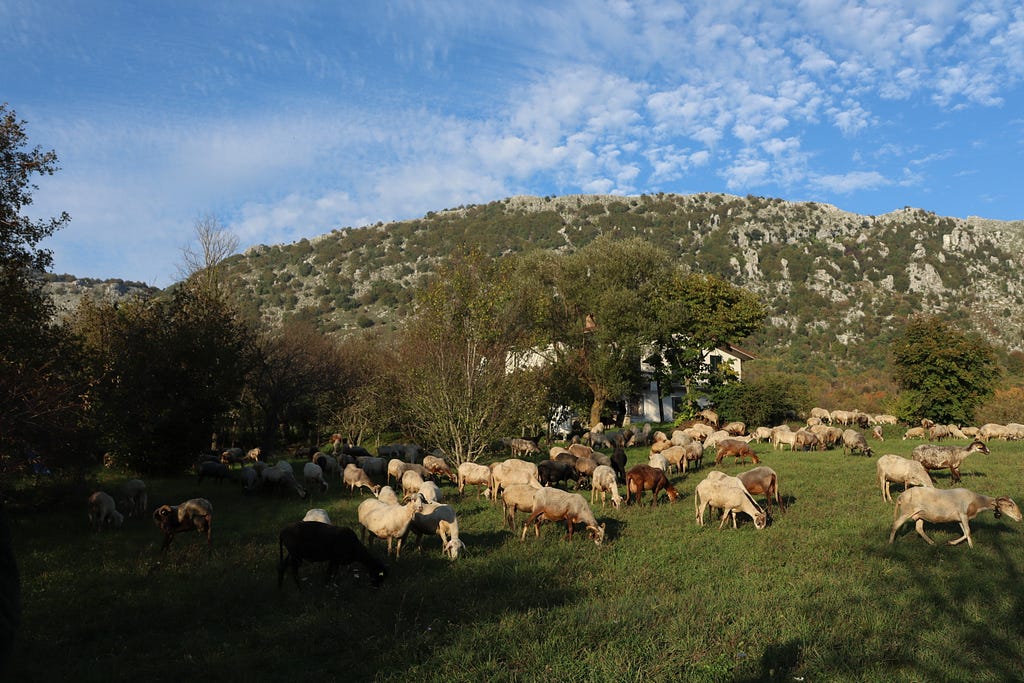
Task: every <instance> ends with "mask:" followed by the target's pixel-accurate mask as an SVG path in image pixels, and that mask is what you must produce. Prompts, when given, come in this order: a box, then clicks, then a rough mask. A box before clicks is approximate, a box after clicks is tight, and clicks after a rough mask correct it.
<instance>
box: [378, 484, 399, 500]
mask: <svg viewBox="0 0 1024 683" xmlns="http://www.w3.org/2000/svg"><path fill="white" fill-rule="evenodd" d="M376 498H377V500H379V501H380V502H382V503H387V504H388V505H400V503H399V501H398V494H397V493H395V490H394V489H393V488H391V487H390V486H381V487H380V490H379V491H377V494H376Z"/></svg>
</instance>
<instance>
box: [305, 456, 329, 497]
mask: <svg viewBox="0 0 1024 683" xmlns="http://www.w3.org/2000/svg"><path fill="white" fill-rule="evenodd" d="M302 479H303V481H304V482H305V484H306V488H307V489H311V488H312V487H313V486H314V485H315V484H319V486H320V491H321V493H327V482H326V481H325V480H324V470H323V468H322V467H320V465H317V464H316V463H315V462H307V463H306V464H305V465H303V466H302Z"/></svg>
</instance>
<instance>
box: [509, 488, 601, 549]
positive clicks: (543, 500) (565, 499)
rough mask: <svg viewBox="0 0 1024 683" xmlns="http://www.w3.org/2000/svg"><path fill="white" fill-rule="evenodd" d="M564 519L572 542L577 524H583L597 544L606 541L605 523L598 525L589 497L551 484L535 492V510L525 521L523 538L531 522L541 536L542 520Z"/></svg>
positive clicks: (555, 520) (524, 538)
mask: <svg viewBox="0 0 1024 683" xmlns="http://www.w3.org/2000/svg"><path fill="white" fill-rule="evenodd" d="M563 519H564V520H565V523H566V526H567V527H568V528H569V535H568V540H569V541H570V542H571V541H572V534H573V527H574V526H575V525H576V524H583V525H584V526H585V527H586V528H587V531H589V532H590V537H591V538H592V539H593V540H594V543H596V544H597V545H601V543H603V542H604V532H605V525H604V524H601V525H600V526H598V524H597V520H596V519H595V518H594V512H593V511H592V510H591V509H590V506H589V505H587V499H586V498H584V497H583V496H581V495H580V494H578V493H569V492H568V491H563V490H561V489H556V488H551V487H550V486H545V487H544V488H541V489H538V490H537V492H536V493H534V495H533V512H532V513H530V518H529V519H527V520H526V522H524V523H523V535H522V540H524V541H525V540H526V531H527V529H529V528H530V525H531V524H533V530H534V535H535V536H537V537H540V524H541V522H542V521H549V522H558V521H561V520H563Z"/></svg>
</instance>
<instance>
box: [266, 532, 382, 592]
mask: <svg viewBox="0 0 1024 683" xmlns="http://www.w3.org/2000/svg"><path fill="white" fill-rule="evenodd" d="M285 549H287V551H288V554H287V555H285ZM278 553H279V560H278V565H277V587H278V589H280V588H281V585H282V583H283V582H284V573H285V571H286V570H287V568H288V567H289V566H290V567H291V570H292V578H293V579H295V585H296V586H298V587H299V588H301V586H300V584H299V566H300V565H301V564H302V563H303V562H304V561H305V562H327V563H328V565H327V575H326V578H327V579H328V580H330V578H331V577H332V576H333V575H334V573H335V572H336V571H337V569H338V565H340V564H351V563H353V562H359V563H360V564H362V565H363V566H364V567H366V569H367V570H368V571H369V572H370V576H371V577H372V578H371V582H372V583H373V585H374V586H379V585H380V584H381V582H382V581H383V580H384V578H385V577H386V576H387V569H386V568H385V567H384V565H383V564H382V563H381V562H380V560H378V559H377V558H375V557H374V556H373V555H372V554H370V551H369V550H367V549H366V546H365V545H363V544H362V543H360V541H359V539H358V538H356V533H355V532H354V531H352V530H351V529H349V528H348V527H343V526H341V527H339V526H332V525H330V524H323V523H322V522H307V521H302V522H295V523H294V524H290V525H288V526H286V527H285V528H284V529H282V530H281V533H280V534H279V536H278Z"/></svg>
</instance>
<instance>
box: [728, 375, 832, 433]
mask: <svg viewBox="0 0 1024 683" xmlns="http://www.w3.org/2000/svg"><path fill="white" fill-rule="evenodd" d="M711 398H712V401H713V404H714V406H715V410H716V411H717V412H718V415H719V417H720V418H721V419H722V420H723V421H732V420H739V421H741V422H745V423H746V424H748V425H777V424H782V423H784V422H787V421H789V420H792V419H794V418H796V416H798V415H802V414H805V413H807V412H808V411H809V409H810V407H811V403H812V400H811V396H810V392H809V391H808V387H807V383H806V382H805V381H803V378H801V377H799V376H794V375H790V374H778V373H767V374H764V375H762V376H759V377H757V378H756V379H752V380H748V381H745V382H729V383H726V384H723V385H721V386H719V387H717V388H715V389H714V390H713V391H712V392H711Z"/></svg>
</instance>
